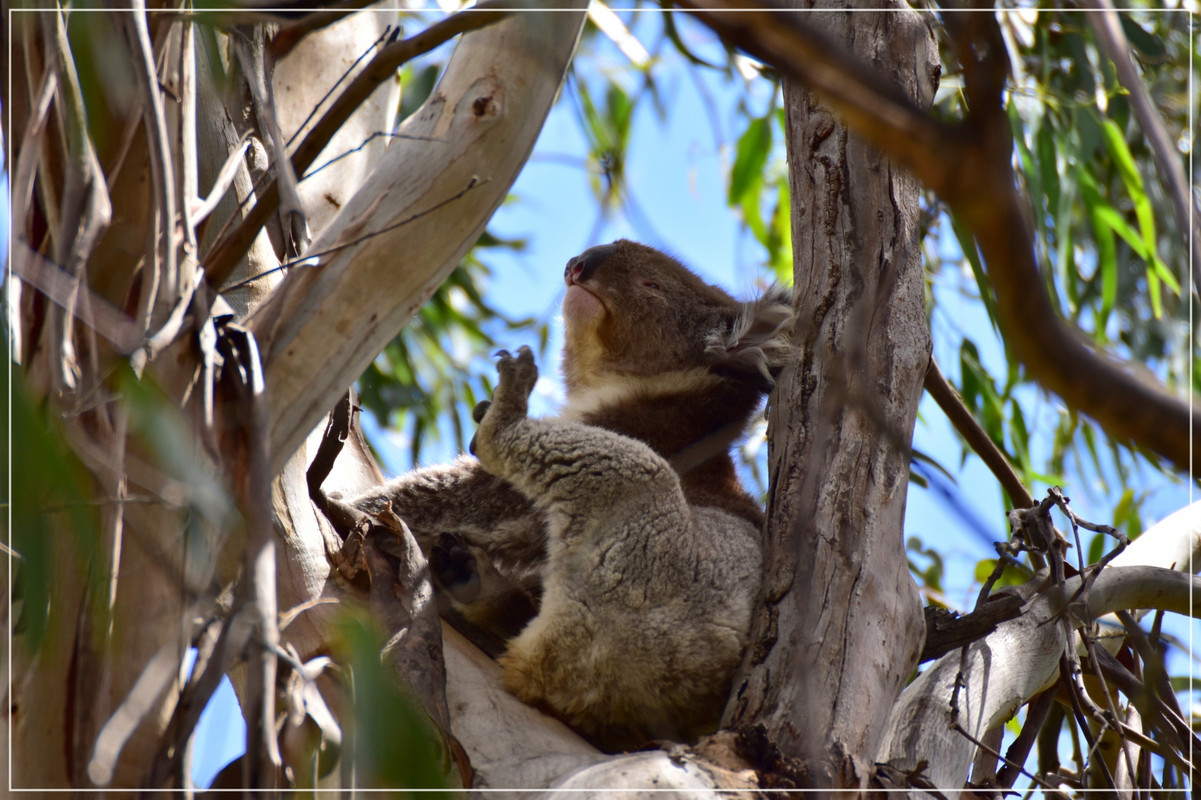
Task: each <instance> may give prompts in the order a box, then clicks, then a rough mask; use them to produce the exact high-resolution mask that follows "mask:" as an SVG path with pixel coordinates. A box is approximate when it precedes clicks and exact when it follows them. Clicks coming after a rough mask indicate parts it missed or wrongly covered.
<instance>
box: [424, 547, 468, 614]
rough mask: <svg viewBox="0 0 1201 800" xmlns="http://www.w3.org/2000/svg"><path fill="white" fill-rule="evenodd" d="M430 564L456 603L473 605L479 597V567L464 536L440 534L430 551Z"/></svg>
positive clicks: (435, 577) (435, 576)
mask: <svg viewBox="0 0 1201 800" xmlns="http://www.w3.org/2000/svg"><path fill="white" fill-rule="evenodd" d="M429 563H430V572H431V573H433V576H434V580H436V581H437V582H438V583H439V584H440V585H441V586H442V588H444V589H446V591H447V592H448V593H449V594H450V596H451V597H453V598H454V599H455V600H456V601H458V602H460V603H471V602H474V601H475V599H476V598H477V597H479V594H480V571H479V565H478V564H477V563H476V560H475V556H474V555H472V554H471V550H470V549H468V547H467V541H466V540H465V539H464V538H463V537H462V536H460V535H459V534H457V533H442V534H439V535H438V538H437V540H436V541H435V542H434V546H433V547H432V548H431V549H430V561H429Z"/></svg>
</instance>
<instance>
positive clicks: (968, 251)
mask: <svg viewBox="0 0 1201 800" xmlns="http://www.w3.org/2000/svg"><path fill="white" fill-rule="evenodd" d="M951 231H952V232H953V233H954V234H955V239H956V240H957V241H958V242H959V248H960V250H962V251H963V255H964V257H965V258H966V259H967V262H968V264H969V265H970V266H971V268H972V275H974V276H975V278H976V286H977V287H979V289H980V302H982V303H983V304H984V310H985V311H986V312H988V322H989V324H990V325H991V326H992V329H993V333H999V332H1000V328H998V327H997V301H996V299H995V298H994V297H993V290H992V284H991V283H989V280H988V276H987V275H985V274H984V265H983V264H982V263H981V261H980V251H979V250H978V249H977V248H976V238H975V237H974V236H973V235H972V232H971V230H970V229H969V228H967V226H965V225H963V224H962V223H961V222H960V221H959V220H958V219H957V218H956V217H954V216H952V217H951Z"/></svg>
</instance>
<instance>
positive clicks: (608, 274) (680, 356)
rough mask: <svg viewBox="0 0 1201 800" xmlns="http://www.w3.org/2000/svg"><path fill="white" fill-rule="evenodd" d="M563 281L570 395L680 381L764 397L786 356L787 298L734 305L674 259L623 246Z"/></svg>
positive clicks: (592, 253)
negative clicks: (622, 384) (645, 381)
mask: <svg viewBox="0 0 1201 800" xmlns="http://www.w3.org/2000/svg"><path fill="white" fill-rule="evenodd" d="M564 280H565V281H566V283H567V293H566V295H565V296H564V298H563V321H564V324H565V327H566V336H565V345H564V350H563V378H564V381H565V382H566V384H567V390H568V393H573V392H577V391H580V390H583V389H588V388H594V387H600V386H603V385H605V384H606V383H607V382H608V381H610V380H611V379H612V378H614V377H631V378H653V377H655V376H660V375H669V374H679V373H684V372H687V373H689V374H690V375H697V376H714V377H716V378H720V379H723V380H736V381H740V382H746V384H747V385H748V386H749V387H753V388H754V389H755V390H756V391H760V392H766V391H768V390H770V388H771V386H772V376H773V375H774V373H775V372H777V371H778V370H779V368H780V367H782V366H783V365H784V363H785V361H786V360H787V358H788V357H789V354H790V352H791V348H790V345H789V334H790V331H791V324H792V305H791V302H790V298H789V293H788V291H787V290H786V289H782V288H773V289H771V290H769V291H768V292H766V293H765V294H764V295H763V296H762V297H760V298H758V299H755V300H752V301H749V302H740V301H738V300H735V299H734V298H733V297H731V296H730V295H729V294H727V293H726V292H724V291H722V290H721V289H719V288H717V287H716V286H710V285H709V284H707V283H705V282H704V281H703V280H701V279H700V278H699V277H697V276H696V275H694V274H693V273H692V272H691V271H689V270H688V268H686V267H685V266H684V265H683V264H681V263H680V262H678V261H676V260H675V259H674V258H671V257H670V256H668V255H665V254H663V253H660V252H659V251H658V250H655V249H654V248H651V247H647V246H646V245H642V244H638V243H637V242H631V241H627V240H625V239H622V240H619V241H616V242H613V243H612V244H606V245H599V246H597V247H591V248H589V249H587V250H585V251H584V252H583V253H581V254H580V255H578V256H576V257H575V258H573V259H571V260H570V261H568V262H567V269H566V270H565V272H564Z"/></svg>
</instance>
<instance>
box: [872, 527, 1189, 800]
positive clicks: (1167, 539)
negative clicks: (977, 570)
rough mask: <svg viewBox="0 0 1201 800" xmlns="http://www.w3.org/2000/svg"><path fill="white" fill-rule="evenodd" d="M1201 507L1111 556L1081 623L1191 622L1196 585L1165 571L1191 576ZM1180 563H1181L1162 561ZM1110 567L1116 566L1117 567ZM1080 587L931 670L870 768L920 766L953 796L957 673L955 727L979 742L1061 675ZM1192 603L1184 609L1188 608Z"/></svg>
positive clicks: (962, 764)
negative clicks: (1138, 613)
mask: <svg viewBox="0 0 1201 800" xmlns="http://www.w3.org/2000/svg"><path fill="white" fill-rule="evenodd" d="M1199 517H1201V504H1194V505H1191V506H1189V507H1187V508H1185V509H1182V510H1181V511H1179V512H1176V514H1173V515H1172V516H1169V517H1167V518H1165V519H1164V520H1162V521H1161V522H1159V523H1158V524H1156V525H1154V526H1152V527H1151V528H1148V529H1147V530H1146V531H1145V532H1144V533H1143V535H1142V536H1140V537H1139V538H1138V539H1136V540H1135V542H1134V543H1133V544H1132V545H1131V546H1130V547H1129V548H1127V550H1126V551H1125V552H1123V553H1122V554H1121V556H1119V558H1120V559H1121V563H1122V566H1113V565H1111V566H1109V567H1106V568H1105V569H1103V570H1102V571H1101V574H1100V575H1098V576H1097V580H1096V583H1095V584H1094V585H1093V587H1092V589H1091V590H1090V591H1089V593H1088V596H1087V597H1088V603H1087V607H1085V606H1084V605H1083V604H1082V603H1077V604H1074V605H1073V607H1072V613H1073V615H1075V616H1076V617H1078V618H1080V619H1082V620H1088V619H1096V618H1098V617H1100V616H1102V615H1105V614H1108V613H1110V612H1113V611H1116V610H1119V609H1138V608H1160V609H1165V610H1168V611H1173V612H1175V613H1178V614H1189V613H1192V614H1194V615H1197V614H1198V608H1199V605H1198V601H1201V581H1199V580H1198V579H1197V578H1195V577H1192V576H1189V575H1182V574H1180V572H1170V571H1167V569H1166V567H1167V566H1168V565H1169V564H1171V563H1175V564H1176V565H1177V566H1176V569H1178V570H1187V569H1189V562H1190V559H1189V558H1188V553H1190V552H1192V551H1195V549H1196V543H1197V540H1198V530H1199V528H1201V525H1199V523H1201V519H1199ZM1182 552H1183V553H1184V554H1185V558H1184V559H1183V560H1180V559H1177V558H1174V557H1171V559H1170V561H1169V562H1168V563H1165V559H1164V555H1163V554H1164V553H1169V554H1173V555H1179V554H1180V553H1182ZM1117 561H1118V559H1115V561H1114V563H1115V564H1116V563H1117ZM1079 585H1080V579H1079V578H1078V577H1077V578H1071V579H1069V580H1068V581H1066V583H1065V586H1064V588H1063V589H1062V590H1059V589H1051V590H1048V591H1046V592H1044V593H1042V594H1039V595H1037V596H1036V597H1034V598H1033V599H1031V601H1030V602H1029V603H1028V604H1027V607H1026V608H1025V609H1024V610H1023V613H1022V616H1020V617H1018V618H1016V619H1013V620H1010V621H1008V622H1004V623H1002V624H1001V625H999V626H998V627H997V630H996V631H995V632H993V633H991V634H989V635H988V636H987V637H985V638H984V639H981V640H980V641H978V642H975V643H973V644H972V645H971V646H970V647H969V648H968V655H967V659H966V661H962V662H961V652H962V651H960V650H954V651H952V652H950V653H947V654H946V655H945V656H943V657H942V658H939V659H938V660H937V661H935V662H934V663H933V664H932V665H931V666H930V667H929V668H927V669H926V670H925V671H924V672H923V673H922V674H921V675H920V676H918V678H917V679H916V680H915V681H914V682H913V683H911V684H910V685H909V686H907V687H906V688H905V691H904V692H903V693H902V694H901V697H900V698H899V699H898V700H897V703H896V705H895V707H894V708H893V709H892V714H891V717H890V718H889V720H888V729H887V731H886V733H885V736H884V739H883V741H882V742H881V746H880V752H879V754H878V756H877V759H876V760H877V761H880V762H887V763H889V764H891V765H892V766H893V767H896V768H898V769H901V770H911V769H916V768H917V766H918V764H919V763H921V762H926V769H925V770H924V772H923V773H922V775H923V776H924V777H926V778H928V779H929V780H930V781H931V782H932V783H933V785H934V786H935V787H937V788H938V789H939V790H940V791H941V792H942V793H943V794H944V795H945V796H947V797H951V798H953V797H957V796H958V795H959V792H960V790H961V789H962V787H963V785H964V783H965V781H966V780H967V778H968V770H969V768H970V766H971V763H972V758H973V756H974V753H975V750H976V747H975V745H974V744H973V743H972V742H971V741H970V740H969V739H968V738H967V737H966V736H964V735H963V734H962V733H960V732H958V731H955V730H953V729H952V728H951V727H950V725H949V724H948V723H949V720H950V708H951V697H952V694H953V693H954V690H955V680H956V675H957V674H958V673H959V670H960V665H961V663H962V664H963V680H964V686H963V688H962V689H960V692H959V699H958V705H959V724H960V726H962V727H963V728H964V730H966V731H967V732H968V734H970V735H971V736H972V737H973V738H975V739H977V740H979V739H980V738H982V737H983V735H984V733H985V732H986V731H988V730H991V729H992V728H993V727H994V726H996V725H998V724H1000V723H1003V722H1005V721H1006V720H1008V719H1010V718H1011V717H1013V715H1014V714H1015V713H1017V711H1018V709H1019V708H1021V707H1022V705H1023V704H1025V703H1026V702H1027V701H1028V700H1029V699H1030V698H1031V697H1033V696H1034V695H1035V694H1037V693H1038V692H1040V691H1042V690H1043V689H1045V688H1047V687H1048V686H1050V685H1051V684H1052V683H1054V682H1055V680H1056V679H1057V678H1058V676H1059V671H1058V670H1059V657H1060V655H1061V654H1062V653H1063V648H1064V646H1065V644H1066V643H1067V639H1066V635H1065V632H1064V626H1063V625H1060V624H1055V622H1054V620H1056V619H1057V618H1058V616H1059V614H1060V612H1061V611H1062V609H1063V606H1064V600H1065V598H1070V597H1071V596H1072V595H1073V593H1074V592H1075V590H1076V589H1077V588H1078V587H1079ZM1190 599H1191V602H1190Z"/></svg>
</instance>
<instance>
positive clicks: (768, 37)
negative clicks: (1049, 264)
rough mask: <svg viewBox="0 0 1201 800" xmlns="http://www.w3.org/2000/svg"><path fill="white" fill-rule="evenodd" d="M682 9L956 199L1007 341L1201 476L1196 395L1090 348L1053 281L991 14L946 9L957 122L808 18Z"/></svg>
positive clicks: (1059, 386)
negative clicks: (962, 87)
mask: <svg viewBox="0 0 1201 800" xmlns="http://www.w3.org/2000/svg"><path fill="white" fill-rule="evenodd" d="M681 5H682V6H683V7H686V8H691V9H694V12H693V13H694V14H695V16H696V17H697V18H698V19H700V20H701V21H702V22H703V23H705V24H706V25H708V26H709V27H711V28H712V29H713V30H714V31H716V32H717V33H718V34H719V35H720V36H722V38H723V39H725V40H726V41H728V42H730V43H732V44H735V45H737V46H738V47H740V48H742V49H743V50H745V51H746V52H748V53H750V54H751V55H753V56H755V57H756V58H760V59H762V60H764V61H765V62H766V63H768V64H771V65H772V66H774V67H775V68H776V69H778V70H779V71H780V72H781V73H782V74H783V75H785V76H786V77H789V78H792V79H795V80H799V81H801V82H803V83H805V84H806V85H807V86H809V87H811V88H812V89H813V90H814V91H815V92H816V93H818V94H819V95H820V96H821V97H822V100H823V101H825V102H827V103H829V104H830V106H831V107H832V108H834V109H835V111H837V112H838V113H839V114H840V115H842V117H843V118H844V119H845V120H846V121H847V123H848V124H849V125H850V126H851V127H853V128H854V129H855V130H856V131H857V132H859V133H860V134H862V135H863V136H864V137H865V138H867V139H868V140H869V141H871V142H872V143H873V144H874V145H875V146H876V147H878V148H879V149H880V150H882V151H883V152H884V153H885V154H887V155H888V156H890V157H892V158H894V159H896V160H897V161H898V162H900V163H901V164H902V165H904V166H906V167H907V168H909V169H911V170H912V171H913V172H914V174H915V175H916V176H917V177H918V178H919V179H920V180H921V181H923V182H924V183H925V184H926V185H927V186H929V187H930V188H931V189H933V190H934V191H935V192H936V193H937V194H938V195H939V196H940V197H941V198H942V199H943V200H945V201H946V202H947V204H948V206H949V207H950V208H951V210H952V211H953V212H954V213H955V214H956V215H957V216H958V217H959V218H960V219H961V220H963V221H964V222H965V223H966V224H967V226H968V227H969V228H970V229H971V230H972V231H973V233H974V234H975V236H976V240H977V242H978V244H979V246H980V252H981V254H982V256H983V257H984V261H985V263H986V265H987V269H988V274H989V277H990V279H991V281H992V285H993V289H994V290H995V292H996V298H997V311H998V318H999V322H1000V324H1001V330H1002V333H1003V335H1004V337H1005V342H1006V345H1007V347H1008V348H1009V349H1010V351H1011V352H1012V354H1013V355H1014V356H1015V357H1016V358H1017V359H1018V360H1019V361H1021V362H1022V363H1023V364H1024V365H1025V366H1026V367H1027V369H1028V370H1029V372H1030V374H1031V376H1032V377H1033V378H1034V379H1035V380H1037V381H1038V382H1039V383H1040V384H1042V386H1044V387H1045V388H1046V389H1048V390H1049V391H1051V392H1054V393H1055V394H1057V395H1059V396H1060V397H1061V398H1063V400H1064V402H1065V403H1066V404H1067V405H1069V406H1071V407H1072V408H1075V409H1078V410H1080V411H1082V412H1083V413H1085V414H1087V415H1088V416H1090V417H1092V418H1093V419H1095V420H1096V421H1097V422H1098V423H1100V425H1101V426H1102V427H1103V428H1104V429H1105V431H1106V432H1107V433H1108V434H1109V435H1110V436H1112V437H1114V438H1115V439H1118V440H1121V441H1124V442H1128V443H1131V444H1133V445H1135V446H1139V447H1144V448H1146V449H1148V450H1150V451H1152V452H1154V453H1156V454H1158V455H1160V456H1162V457H1164V458H1166V459H1168V460H1169V461H1171V462H1172V463H1173V464H1174V465H1175V466H1176V468H1177V469H1179V470H1181V471H1185V472H1189V471H1192V473H1193V474H1197V473H1196V471H1195V467H1194V466H1193V463H1192V461H1191V458H1190V451H1191V450H1193V449H1197V450H1201V407H1198V408H1197V409H1195V410H1190V409H1189V408H1188V406H1187V405H1186V403H1185V402H1184V400H1182V399H1180V398H1176V397H1173V396H1171V395H1169V394H1168V393H1167V392H1166V391H1165V390H1164V388H1163V387H1161V386H1157V385H1151V384H1149V383H1147V382H1145V381H1143V380H1142V379H1140V378H1138V377H1136V376H1135V375H1134V374H1132V373H1131V372H1130V371H1128V370H1127V369H1126V368H1125V367H1124V366H1123V365H1122V364H1120V363H1119V362H1117V361H1115V360H1114V359H1112V358H1111V357H1110V356H1108V355H1107V354H1105V353H1103V352H1101V351H1098V350H1096V349H1094V348H1092V347H1090V346H1088V345H1086V344H1085V343H1084V341H1083V340H1082V337H1081V336H1080V334H1079V332H1077V331H1076V330H1074V329H1072V328H1070V327H1069V326H1068V325H1067V324H1065V323H1064V322H1063V320H1062V319H1061V318H1060V316H1059V314H1058V312H1057V310H1056V309H1055V307H1054V305H1053V304H1052V302H1051V299H1050V298H1049V297H1048V296H1047V293H1046V291H1045V290H1044V288H1043V287H1044V285H1045V284H1044V282H1043V280H1042V277H1041V275H1040V274H1039V268H1038V264H1037V263H1036V261H1035V255H1034V246H1033V238H1032V233H1031V230H1030V225H1029V223H1028V216H1029V213H1030V209H1029V204H1028V203H1027V202H1026V201H1025V199H1024V198H1022V197H1021V195H1020V194H1019V191H1018V189H1017V185H1016V181H1015V178H1014V174H1013V170H1012V150H1013V143H1012V139H1011V137H1010V134H1009V124H1008V121H1007V119H1006V116H1005V110H1004V105H1003V103H1002V95H1001V93H1002V90H1003V88H1004V82H1005V76H1006V72H1005V70H1006V64H1007V51H1006V50H1005V46H1004V42H1003V41H1002V39H1001V37H1000V35H999V31H998V30H997V26H996V21H995V19H994V18H993V17H992V14H991V12H987V13H984V12H981V13H975V12H957V13H947V14H944V15H943V16H944V21H945V23H946V25H947V28H948V29H949V30H950V32H951V34H952V40H953V42H954V43H955V45H956V51H957V52H958V53H959V54H960V58H961V59H962V60H963V62H964V64H963V67H964V76H965V84H966V87H967V94H968V106H969V107H970V108H971V112H970V113H969V114H968V116H967V118H966V119H965V120H964V121H963V123H962V124H960V125H959V126H958V127H957V128H947V127H945V126H942V125H940V124H939V123H937V122H936V121H934V120H932V119H931V118H929V117H928V116H927V115H925V114H922V113H921V112H920V110H919V109H917V108H916V107H914V105H913V104H911V103H906V102H903V101H902V100H901V99H899V98H898V97H897V92H896V90H895V89H889V88H888V82H887V81H885V80H884V79H883V78H882V77H881V76H879V75H878V74H877V73H874V72H873V71H871V70H870V69H869V68H868V67H867V66H866V65H863V64H861V63H858V62H857V61H856V60H855V59H854V58H853V57H852V56H850V55H849V54H848V53H847V52H846V50H845V49H844V48H842V47H839V46H837V45H835V44H833V43H831V42H828V41H826V40H825V39H824V38H823V37H821V36H820V35H818V34H817V33H815V32H814V31H813V30H812V29H811V27H810V26H808V25H807V24H806V23H805V22H804V21H803V18H802V17H801V16H800V15H795V14H770V15H764V14H755V13H753V12H751V11H748V10H735V11H729V12H726V13H720V14H719V13H710V9H713V8H715V7H716V0H681ZM758 5H759V6H762V3H759V4H758ZM1198 405H1199V406H1201V404H1198Z"/></svg>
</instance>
